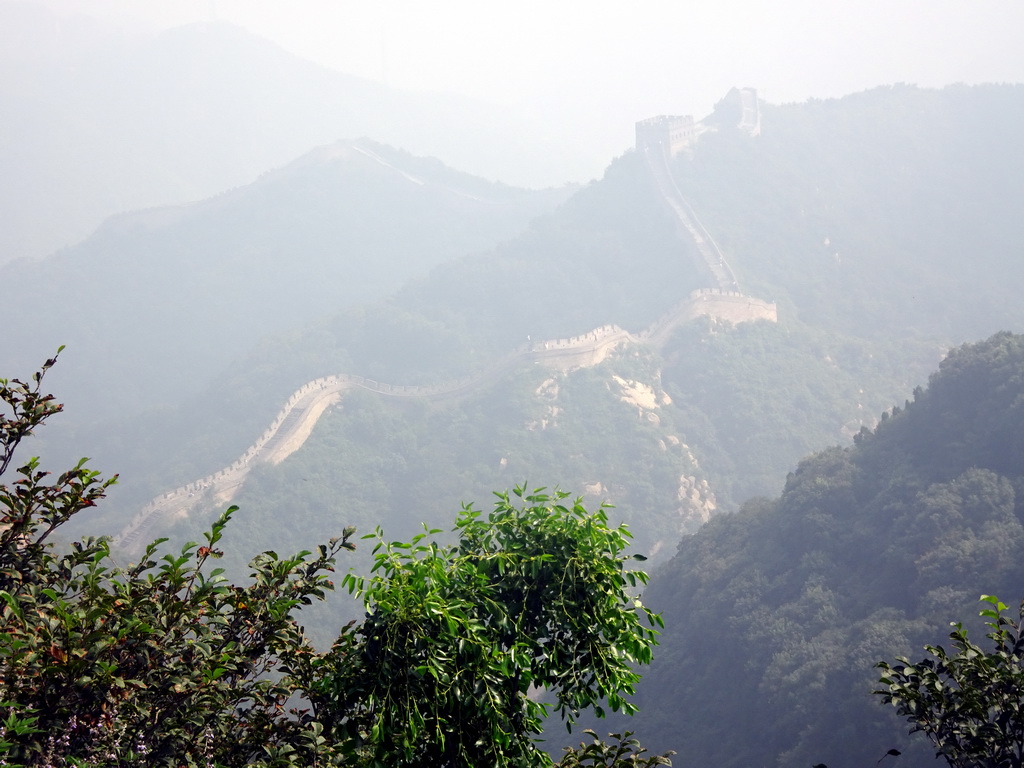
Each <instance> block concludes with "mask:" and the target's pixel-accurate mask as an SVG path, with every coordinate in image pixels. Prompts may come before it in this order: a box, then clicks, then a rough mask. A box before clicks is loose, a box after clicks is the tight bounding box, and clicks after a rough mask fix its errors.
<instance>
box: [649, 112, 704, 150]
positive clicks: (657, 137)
mask: <svg viewBox="0 0 1024 768" xmlns="http://www.w3.org/2000/svg"><path fill="white" fill-rule="evenodd" d="M696 137H697V126H696V124H695V123H694V122H693V116H692V115H658V116H657V117H648V118H647V119H646V120H641V121H639V122H638V123H637V124H636V148H637V149H638V150H640V149H649V148H650V149H660V150H662V151H666V152H668V154H669V155H676V154H678V153H679V152H682V151H683V150H684V149H686V148H687V147H689V146H690V144H691V143H693V140H694V139H695V138H696Z"/></svg>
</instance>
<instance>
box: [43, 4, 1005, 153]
mask: <svg viewBox="0 0 1024 768" xmlns="http://www.w3.org/2000/svg"><path fill="white" fill-rule="evenodd" d="M50 4H51V5H55V6H63V7H65V8H73V7H75V6H79V5H81V6H87V7H89V8H90V9H97V8H102V9H104V10H105V11H106V12H109V13H113V14H120V15H122V16H129V15H134V16H139V15H143V14H144V15H146V16H148V18H149V19H150V20H151V21H156V22H158V23H161V24H173V23H181V22H185V21H191V20H200V19H208V18H210V17H211V16H214V15H215V16H217V17H219V18H221V19H224V20H229V21H232V22H235V23H237V24H240V25H242V26H244V27H246V28H248V29H249V30H251V31H253V32H256V33H258V34H260V35H262V36H264V37H268V38H270V39H272V40H274V41H276V42H278V43H279V44H281V45H282V46H284V47H285V48H288V49H289V50H291V51H293V52H294V53H297V54H300V55H302V56H304V57H306V58H310V59H313V60H316V61H318V62H321V63H323V64H327V65H329V66H331V67H333V68H335V69H338V70H341V71H343V72H347V73H349V74H355V75H361V76H364V77H369V78H374V79H380V80H385V81H387V82H388V83H389V84H391V85H396V86H400V87H408V88H415V89H424V90H446V91H453V92H456V93H461V94H465V95H470V96H475V97H480V98H484V99H488V100H491V101H494V102H497V103H500V104H504V105H508V106H512V107H515V108H517V109H520V110H523V111H528V112H532V113H535V114H540V115H550V116H551V117H552V118H554V119H572V120H573V121H574V122H576V121H585V120H587V119H598V120H603V119H609V118H611V119H617V120H622V121H623V122H624V123H625V126H624V127H625V135H627V136H628V135H631V131H632V122H633V121H634V120H635V119H638V118H640V117H643V116H646V115H648V114H657V113H664V112H669V113H692V114H695V115H697V116H698V117H700V116H703V115H704V114H705V113H707V112H708V111H709V110H710V108H711V106H712V105H713V104H714V102H715V101H717V100H718V99H719V98H720V97H721V96H722V95H724V93H725V92H726V91H727V90H728V89H729V88H730V87H731V86H733V85H749V86H754V87H756V88H758V89H759V91H760V93H761V95H762V97H763V98H765V99H766V100H768V101H770V102H774V103H780V102H788V101H802V100H804V99H806V98H808V97H810V96H818V97H828V96H841V95H844V94H847V93H851V92H855V91H860V90H864V89H865V88H870V87H872V86H875V85H882V84H889V83H895V82H907V83H916V84H918V85H922V86H941V85H945V84H948V83H953V82H968V83H977V82H991V81H996V82H1024V44H1022V41H1021V33H1022V31H1024V2H1021V0H980V2H967V0H847V2H842V3H840V2H828V0H774V2H770V3H769V2H753V0H715V1H714V2H711V0H703V2H700V3H696V2H692V1H690V0H633V1H632V2H618V1H615V2H613V1H611V0H585V1H581V0H517V1H516V2H514V3H507V2H496V1H495V0H491V1H490V2H487V1H484V2H481V0H432V1H430V2H424V1H423V0H363V1H362V2H358V3H356V2H348V1H347V0H141V1H140V0H50Z"/></svg>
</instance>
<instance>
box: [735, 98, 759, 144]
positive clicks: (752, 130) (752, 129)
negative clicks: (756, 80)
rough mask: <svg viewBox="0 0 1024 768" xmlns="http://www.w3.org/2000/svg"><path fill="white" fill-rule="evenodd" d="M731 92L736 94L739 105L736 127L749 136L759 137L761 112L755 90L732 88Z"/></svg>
mask: <svg viewBox="0 0 1024 768" xmlns="http://www.w3.org/2000/svg"><path fill="white" fill-rule="evenodd" d="M733 90H734V91H736V92H737V97H738V99H739V103H740V121H739V124H738V125H737V126H736V127H737V128H739V129H740V130H741V131H746V132H747V133H749V134H750V135H751V136H760V135H761V110H760V108H759V107H758V105H757V89H756V88H734V89H733ZM730 95H731V92H730Z"/></svg>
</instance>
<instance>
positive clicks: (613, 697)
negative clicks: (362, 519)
mask: <svg viewBox="0 0 1024 768" xmlns="http://www.w3.org/2000/svg"><path fill="white" fill-rule="evenodd" d="M514 495H515V496H516V497H519V499H521V501H520V502H519V503H515V502H514V501H513V499H512V498H511V497H510V496H509V495H508V494H497V496H498V501H497V503H496V504H495V507H494V510H493V511H492V512H491V513H490V514H489V515H487V516H486V517H484V516H483V515H482V514H481V512H479V511H478V510H475V509H473V508H472V507H471V506H466V507H464V508H463V510H462V513H461V514H460V516H459V518H458V522H457V523H456V526H455V530H456V532H457V533H458V536H459V539H458V543H457V544H455V545H453V546H447V547H443V546H440V545H438V544H437V543H436V542H433V541H431V542H429V543H428V542H427V540H426V539H427V537H428V536H429V535H432V534H434V533H438V531H428V532H426V533H424V534H421V535H420V536H417V537H415V538H414V539H413V541H412V542H410V543H403V542H391V543H389V542H386V541H385V540H384V539H383V537H382V534H381V532H380V531H379V530H378V531H377V533H376V534H373V535H374V536H376V537H377V538H378V543H377V546H376V549H375V552H376V562H375V564H374V566H373V573H374V576H373V577H372V578H370V579H368V580H364V579H360V578H356V577H353V576H349V577H346V585H347V587H348V588H349V590H351V591H353V592H356V593H359V594H361V595H362V596H363V597H364V599H365V601H366V605H367V617H366V620H365V621H364V622H363V624H362V626H361V627H359V629H358V630H357V631H355V632H353V633H352V634H350V635H343V636H342V638H341V642H339V644H338V645H336V646H335V648H334V649H333V651H332V652H331V653H330V654H329V655H328V657H327V659H326V662H325V663H326V664H327V666H328V669H327V670H326V671H325V674H324V678H323V687H322V688H321V689H320V692H319V695H318V696H316V697H314V703H315V704H316V705H317V707H318V714H319V715H320V716H321V718H322V719H323V721H324V722H325V723H329V726H328V728H327V731H328V732H330V733H332V734H345V736H346V737H347V738H351V739H353V740H356V741H358V743H359V744H360V746H361V748H362V749H363V750H365V753H366V754H367V755H368V757H369V760H370V764H371V765H373V766H399V765H402V766H404V765H409V766H412V765H436V766H477V765H488V766H537V765H545V764H549V763H550V759H549V758H548V757H547V755H546V754H545V753H543V752H541V751H540V750H539V749H538V747H537V745H536V740H537V737H538V735H539V733H540V731H541V727H542V718H543V717H544V715H545V714H547V712H548V711H549V709H553V710H554V711H555V712H557V713H558V714H559V715H561V717H562V718H563V719H564V720H565V721H566V723H567V724H568V725H570V726H571V724H572V722H573V721H574V719H575V717H576V716H577V715H578V714H579V712H580V711H581V710H582V709H585V708H590V707H593V708H594V709H595V711H596V712H597V714H598V715H602V714H603V713H604V710H603V708H602V704H603V703H606V705H607V706H608V707H610V708H611V709H612V710H617V711H618V710H621V711H625V712H633V711H635V707H634V706H633V705H632V704H631V703H630V702H629V701H627V700H626V698H625V696H627V695H629V694H631V693H632V692H633V686H634V684H635V683H636V681H637V680H638V679H639V675H638V674H637V672H636V671H635V665H636V664H645V663H647V662H649V661H650V658H651V648H652V646H653V645H654V643H655V641H656V635H657V631H656V630H655V629H654V628H653V627H654V625H660V623H661V619H660V617H658V616H657V615H656V614H653V613H651V612H650V611H649V610H647V609H646V608H645V607H644V606H643V605H642V603H641V602H640V600H639V599H637V598H635V597H631V596H630V589H631V588H633V587H636V586H637V585H640V584H643V583H646V580H647V577H646V574H644V573H642V572H639V571H633V570H631V569H629V568H628V567H627V564H628V562H629V560H630V558H629V557H628V556H627V555H625V554H623V550H624V548H625V547H626V546H627V544H628V542H629V538H630V534H629V532H628V530H627V529H626V528H625V527H624V526H621V527H617V528H610V527H609V526H608V521H607V517H606V515H605V511H604V509H603V508H602V509H600V510H598V511H597V512H595V513H590V512H587V510H585V509H584V508H583V507H582V506H581V504H580V503H579V501H576V502H575V503H565V501H566V499H567V498H568V497H567V495H566V494H565V493H563V492H555V493H553V494H550V495H549V494H546V493H544V491H543V489H540V490H537V491H534V492H533V493H526V492H524V491H523V490H522V489H521V488H520V489H516V491H515V492H514ZM635 557H638V558H639V559H643V558H641V557H640V556H635ZM644 618H645V619H646V622H647V624H649V625H650V626H645V625H644V622H643V619H644ZM545 691H546V692H547V694H548V695H550V696H553V699H554V703H553V704H552V705H550V706H549V705H548V704H546V703H543V701H542V698H543V696H542V694H544V692H545Z"/></svg>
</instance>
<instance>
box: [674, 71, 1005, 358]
mask: <svg viewBox="0 0 1024 768" xmlns="http://www.w3.org/2000/svg"><path fill="white" fill-rule="evenodd" d="M725 108H726V105H725V104H723V105H722V109H723V110H724V109H725ZM761 116H762V132H761V135H760V136H758V137H754V138H751V137H748V136H746V135H744V134H743V133H741V132H736V131H727V130H721V131H718V132H715V133H709V134H705V135H704V136H703V137H702V138H701V140H700V142H699V144H698V145H697V147H696V148H695V150H694V152H693V153H692V155H690V156H680V157H679V158H677V161H676V181H677V184H678V185H679V187H680V189H681V190H682V192H683V194H684V195H686V196H687V198H688V199H689V200H690V202H691V204H692V205H693V207H694V208H695V209H696V210H697V212H698V214H699V215H700V216H701V217H702V219H703V220H704V222H705V224H706V225H707V226H708V227H709V229H710V230H711V231H712V232H714V233H715V237H716V239H717V240H718V243H719V245H720V246H722V247H723V249H725V251H726V252H727V253H728V254H729V255H730V263H731V264H732V266H733V268H734V270H735V271H736V272H737V275H738V276H739V279H740V282H741V283H742V284H743V285H744V286H745V290H747V291H749V292H752V293H755V294H757V295H764V296H766V297H770V298H773V299H775V300H776V301H778V302H779V305H780V315H787V314H788V316H789V317H791V318H794V319H795V318H799V319H800V321H801V322H803V323H806V324H808V325H810V326H813V327H816V328H820V329H827V330H830V331H841V332H844V333H850V334H854V335H857V336H860V337H866V338H871V339H872V340H873V341H875V342H876V343H884V341H885V340H886V339H888V338H892V337H894V336H898V337H916V338H938V339H945V340H947V341H949V340H952V341H954V342H957V343H960V342H964V341H968V340H970V339H975V338H979V337H982V336H987V335H989V334H992V333H994V332H996V331H998V330H1001V329H1003V328H1007V327H1013V328H1019V327H1021V326H1022V325H1024V305H1022V304H1021V302H1020V301H1019V287H1020V285H1022V284H1024V262H1022V260H1021V259H1020V258H1019V256H1020V243H1021V242H1022V240H1024V221H1022V220H1021V217H1020V215H1019V211H1020V210H1021V205H1022V200H1021V196H1022V192H1021V184H1020V179H1021V178H1022V177H1024V152H1021V151H1020V136H1019V130H1018V129H1019V127H1020V126H1021V125H1022V124H1024V86H1022V85H986V86H974V87H968V86H962V85H961V86H950V87H947V88H944V89H942V90H930V89H920V88H916V87H913V86H905V85H902V86H895V87H884V88H876V89H873V90H870V91H865V92H863V93H859V94H854V95H852V96H847V97H845V98H842V99H830V100H827V101H810V102H807V103H803V104H787V105H782V106H774V105H768V104H766V105H763V107H762V115H761ZM786 310H788V312H787V311H786Z"/></svg>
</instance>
